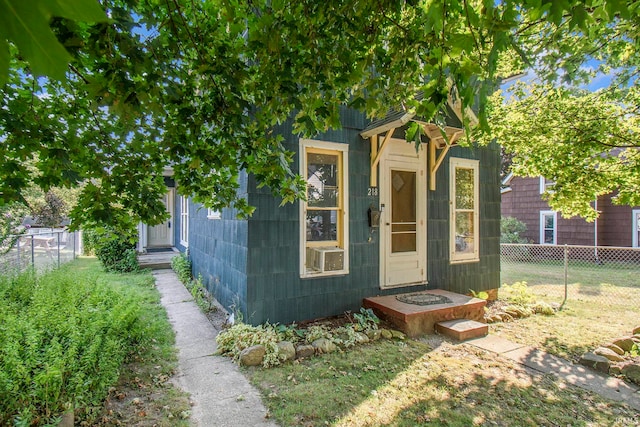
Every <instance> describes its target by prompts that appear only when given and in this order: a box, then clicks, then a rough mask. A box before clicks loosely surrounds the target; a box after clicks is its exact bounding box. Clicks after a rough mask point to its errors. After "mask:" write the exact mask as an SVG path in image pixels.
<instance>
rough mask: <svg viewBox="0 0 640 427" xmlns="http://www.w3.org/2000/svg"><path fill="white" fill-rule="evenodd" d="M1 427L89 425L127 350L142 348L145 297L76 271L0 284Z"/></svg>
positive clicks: (27, 276)
mask: <svg viewBox="0 0 640 427" xmlns="http://www.w3.org/2000/svg"><path fill="white" fill-rule="evenodd" d="M0 301H2V302H3V303H2V304H1V305H0V325H1V326H0V366H1V367H2V369H0V425H16V426H30V425H56V424H57V422H59V417H60V416H61V414H62V413H64V412H65V411H68V410H69V409H72V410H74V411H75V415H76V421H78V420H83V419H84V420H88V422H89V423H90V422H91V414H92V413H93V408H95V407H97V406H100V405H101V404H102V401H103V400H104V399H105V398H106V396H107V393H108V390H109V388H110V387H111V386H113V385H114V384H115V383H116V381H117V379H118V376H119V370H120V367H121V366H122V364H123V362H124V361H125V358H126V356H127V355H128V353H129V352H130V351H131V349H132V348H135V346H136V345H137V344H139V343H142V342H144V341H145V339H146V338H145V334H146V332H145V331H146V329H145V328H146V322H145V321H143V320H142V319H141V306H142V305H143V303H144V301H143V297H141V296H140V294H139V293H136V289H135V288H134V287H132V286H128V285H126V284H122V285H120V286H113V285H107V284H105V283H104V282H102V281H99V280H98V278H97V277H96V276H95V275H92V274H88V273H83V271H82V270H74V264H73V263H71V264H68V265H66V266H63V267H62V268H60V269H58V270H55V271H52V272H49V273H47V274H45V275H42V276H37V275H36V274H35V273H34V272H33V271H31V272H26V273H24V274H21V275H19V276H15V277H3V278H0Z"/></svg>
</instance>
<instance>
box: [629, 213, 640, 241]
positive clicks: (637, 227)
mask: <svg viewBox="0 0 640 427" xmlns="http://www.w3.org/2000/svg"><path fill="white" fill-rule="evenodd" d="M632 215H633V221H632V222H633V224H632V226H633V228H632V230H633V234H632V235H631V236H632V238H631V243H632V246H633V247H634V248H640V209H635V210H633V212H632Z"/></svg>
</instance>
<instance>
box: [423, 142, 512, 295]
mask: <svg viewBox="0 0 640 427" xmlns="http://www.w3.org/2000/svg"><path fill="white" fill-rule="evenodd" d="M450 157H461V158H467V159H478V160H480V224H479V226H480V230H479V232H480V261H479V262H470V263H464V264H451V263H450V262H449V162H448V158H450ZM499 168H500V150H499V146H498V145H497V144H492V145H490V146H489V147H482V148H465V147H453V148H452V149H451V150H449V154H448V155H447V159H445V161H444V162H443V163H442V165H441V166H440V169H438V172H437V176H436V184H437V185H436V190H435V191H429V193H428V208H427V209H428V210H427V216H428V220H427V242H428V248H427V277H428V280H429V288H439V289H446V290H449V291H452V292H457V293H462V294H468V293H469V290H474V291H481V290H488V289H494V288H498V287H499V286H500V185H499Z"/></svg>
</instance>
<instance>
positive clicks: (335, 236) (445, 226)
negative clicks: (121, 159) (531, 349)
mask: <svg viewBox="0 0 640 427" xmlns="http://www.w3.org/2000/svg"><path fill="white" fill-rule="evenodd" d="M454 110H455V109H454V107H453V104H451V105H450V106H449V108H448V113H449V118H448V121H449V126H448V127H447V128H446V132H447V134H448V136H449V139H450V141H453V142H454V143H453V144H452V145H451V146H449V145H447V144H446V143H445V141H444V139H443V138H442V134H441V133H440V131H439V130H438V128H437V127H436V126H435V125H433V124H430V123H423V122H419V121H418V123H419V124H420V125H421V126H422V127H423V129H424V134H425V135H423V137H422V138H423V143H422V144H420V146H419V147H418V149H416V146H415V145H414V144H413V143H407V142H406V141H405V130H406V124H407V123H408V122H409V121H411V120H414V119H415V118H414V117H413V116H412V115H411V114H406V113H399V114H390V115H389V116H388V117H386V118H385V119H383V120H379V121H376V122H369V121H368V120H367V119H366V118H365V116H364V115H363V114H361V113H359V112H356V111H354V110H350V109H347V108H343V109H342V111H341V123H342V128H341V129H340V130H332V131H328V132H325V133H322V134H319V135H317V136H316V137H314V138H312V139H304V138H299V137H298V136H296V135H294V134H293V132H292V129H291V126H290V123H289V124H285V125H283V126H281V127H280V128H279V129H278V132H279V133H280V134H281V135H283V137H284V139H285V141H284V145H285V148H286V149H288V150H292V151H295V152H297V153H298V155H297V159H296V164H294V165H293V168H294V170H298V171H299V173H300V174H301V175H302V176H303V177H304V178H306V180H307V185H308V193H307V194H308V200H307V201H299V202H296V203H294V204H287V205H284V206H280V200H278V199H276V198H274V197H273V196H272V195H271V193H270V192H269V191H268V190H267V189H260V188H258V185H257V182H255V180H254V178H253V177H252V176H248V175H244V176H243V177H242V180H241V181H242V182H241V190H240V191H242V192H244V193H245V194H246V197H247V199H248V202H249V203H250V204H251V205H253V206H255V207H256V210H255V212H254V214H253V216H252V217H251V218H249V219H247V220H239V219H237V218H236V215H235V212H234V211H233V210H232V209H223V210H222V211H221V212H215V211H211V210H207V209H206V208H202V207H201V206H199V205H194V204H193V203H191V201H190V200H188V199H187V198H183V197H176V200H175V203H173V204H172V203H171V202H168V205H169V206H171V207H172V209H173V210H174V212H172V221H173V224H175V227H174V228H173V233H171V232H169V233H168V234H169V235H170V237H169V238H168V240H167V241H166V242H165V244H166V245H173V246H175V247H177V248H178V249H179V250H180V251H186V250H187V249H188V256H189V258H190V260H191V261H192V265H193V273H194V276H201V277H202V279H203V282H204V283H205V285H206V286H207V288H208V289H209V290H210V291H211V292H212V293H213V295H214V296H215V297H216V299H218V301H220V302H221V303H222V304H223V305H224V306H225V307H227V308H231V309H233V310H239V311H240V312H242V314H243V316H244V320H245V321H246V322H250V323H253V324H259V323H262V322H265V321H269V322H281V323H288V322H293V321H303V320H308V319H314V318H320V317H326V316H331V315H337V314H342V313H343V312H345V311H347V310H352V311H353V310H355V311H357V310H358V309H359V308H360V307H361V306H362V305H363V299H364V298H367V297H372V296H376V295H396V294H403V293H411V292H417V291H423V290H426V289H443V290H448V291H452V292H456V293H460V294H468V293H469V291H470V290H471V289H472V290H474V291H481V290H491V289H497V288H498V287H499V274H500V271H499V269H500V265H499V263H500V255H499V238H500V185H499V164H500V156H499V149H498V146H497V145H491V146H488V147H482V148H478V147H468V148H467V147H461V146H458V145H456V144H455V141H456V140H458V139H459V138H460V137H462V136H463V131H462V130H461V129H460V127H461V125H460V120H459V114H456V113H455V111H454ZM177 185H179V183H177ZM169 193H170V196H169V197H172V194H173V189H170V192H169ZM147 239H148V237H147ZM147 241H149V240H147ZM141 249H144V248H141Z"/></svg>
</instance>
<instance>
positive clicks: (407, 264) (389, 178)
mask: <svg viewBox="0 0 640 427" xmlns="http://www.w3.org/2000/svg"><path fill="white" fill-rule="evenodd" d="M389 144H390V146H389V147H387V148H386V152H385V154H384V155H383V159H382V160H381V162H380V172H381V179H380V204H381V205H384V210H383V212H382V216H381V221H380V266H381V268H380V270H381V271H380V279H381V280H380V287H381V288H393V287H397V286H405V285H410V284H419V283H425V282H426V278H427V275H426V261H427V259H426V254H427V249H426V247H427V236H426V185H425V184H426V183H425V180H426V177H425V166H426V161H425V160H426V159H425V157H426V154H425V150H424V149H420V151H419V152H418V153H416V149H415V146H414V145H413V144H410V143H407V142H406V141H404V140H392V141H390V142H389Z"/></svg>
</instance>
